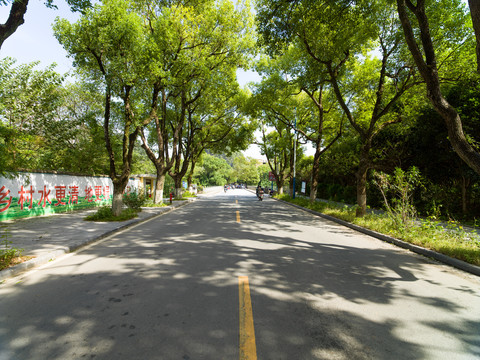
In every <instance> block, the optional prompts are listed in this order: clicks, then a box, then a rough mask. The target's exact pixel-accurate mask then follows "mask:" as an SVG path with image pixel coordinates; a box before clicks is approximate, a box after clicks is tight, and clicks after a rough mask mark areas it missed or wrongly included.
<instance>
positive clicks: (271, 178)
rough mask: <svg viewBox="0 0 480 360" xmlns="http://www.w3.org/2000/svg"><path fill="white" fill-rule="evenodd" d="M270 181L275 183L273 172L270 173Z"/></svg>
mask: <svg viewBox="0 0 480 360" xmlns="http://www.w3.org/2000/svg"><path fill="white" fill-rule="evenodd" d="M268 180H269V181H275V174H274V173H273V172H271V171H270V172H269V173H268Z"/></svg>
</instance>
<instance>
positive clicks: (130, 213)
mask: <svg viewBox="0 0 480 360" xmlns="http://www.w3.org/2000/svg"><path fill="white" fill-rule="evenodd" d="M137 216H138V210H135V209H130V208H128V209H125V210H123V211H122V213H121V214H120V215H119V216H113V212H112V208H111V207H110V206H102V207H100V208H99V209H98V210H97V212H96V213H94V214H92V215H89V216H87V217H86V218H85V220H87V221H125V220H130V219H133V218H135V217H137Z"/></svg>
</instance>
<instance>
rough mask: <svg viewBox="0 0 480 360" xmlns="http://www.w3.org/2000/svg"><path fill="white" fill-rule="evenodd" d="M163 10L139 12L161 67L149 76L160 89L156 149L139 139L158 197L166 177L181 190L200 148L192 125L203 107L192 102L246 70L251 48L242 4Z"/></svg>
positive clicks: (180, 5) (247, 16)
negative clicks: (154, 172)
mask: <svg viewBox="0 0 480 360" xmlns="http://www.w3.org/2000/svg"><path fill="white" fill-rule="evenodd" d="M167 5H169V6H166V5H165V4H163V3H160V4H159V6H157V7H156V6H150V7H146V9H147V10H144V11H145V12H146V14H147V18H148V19H149V21H148V24H149V26H148V28H149V30H150V39H151V40H150V44H151V49H153V50H152V54H153V56H154V57H155V59H159V60H158V61H157V62H156V63H157V64H159V65H160V66H159V67H157V68H155V69H154V73H155V74H157V76H158V78H157V80H158V84H159V87H160V88H161V94H162V110H161V113H160V114H159V116H158V118H155V130H154V131H155V134H156V144H155V145H154V146H155V147H156V149H155V150H154V149H153V147H151V144H149V143H148V142H147V141H145V140H147V139H146V137H145V136H142V139H143V140H144V142H143V146H144V148H145V150H146V151H147V154H149V157H150V158H151V159H152V161H153V162H154V163H155V166H156V168H157V189H156V193H158V194H159V195H160V194H162V190H161V189H162V186H163V185H162V184H163V181H162V177H163V178H164V176H165V174H166V173H167V172H169V174H170V176H172V177H173V178H174V179H175V183H176V187H177V191H178V192H180V191H181V189H180V184H181V182H182V178H183V177H184V176H185V174H186V171H187V169H188V166H189V165H190V164H192V162H194V161H195V159H197V158H198V156H199V155H200V153H201V152H202V151H203V148H204V147H205V145H199V144H198V142H199V139H198V138H199V134H200V133H199V131H198V130H199V126H198V125H196V124H194V122H196V121H197V119H200V118H202V117H203V116H204V114H202V113H200V114H196V113H195V112H196V111H198V109H201V108H202V106H197V103H198V102H201V101H202V98H203V97H205V96H207V97H208V96H211V95H212V92H213V86H214V85H218V84H219V83H218V81H217V80H218V78H219V76H221V75H219V74H223V76H224V77H226V78H228V79H230V73H231V72H232V71H234V70H235V69H236V68H237V66H239V65H245V64H246V59H247V57H248V54H249V53H250V52H251V51H252V47H253V41H252V37H251V34H250V30H251V27H252V16H251V14H250V9H249V7H248V6H246V4H243V3H242V4H239V5H237V7H234V5H233V4H232V3H231V2H230V1H228V0H225V1H217V2H214V1H196V2H192V3H185V4H183V3H182V2H180V1H179V2H178V3H175V4H174V5H172V4H167ZM162 6H163V7H162ZM148 9H150V10H148ZM238 34H243V35H244V36H241V37H239V36H237V35H238ZM216 81H217V82H216ZM222 86H224V85H222ZM221 91H222V90H220V89H217V92H221ZM222 108H224V107H222ZM168 110H170V111H168ZM168 114H170V116H168ZM225 115H226V114H225ZM225 115H222V114H220V117H221V118H223V117H225ZM215 117H218V111H217V113H216V114H215V115H213V116H212V118H215ZM203 133H204V134H205V132H203ZM169 134H170V135H169ZM169 137H170V139H171V141H170V140H169ZM209 141H211V140H209ZM160 196H161V195H160ZM157 199H158V200H157ZM156 201H161V199H160V198H159V197H158V198H156Z"/></svg>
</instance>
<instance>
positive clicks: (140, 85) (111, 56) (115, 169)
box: [54, 0, 159, 215]
mask: <svg viewBox="0 0 480 360" xmlns="http://www.w3.org/2000/svg"><path fill="white" fill-rule="evenodd" d="M143 29H144V28H143V20H142V18H141V17H140V16H139V14H138V13H136V12H135V11H134V6H133V4H132V3H131V2H128V1H122V0H107V1H105V2H104V3H103V4H101V5H96V6H95V7H94V8H93V9H90V10H88V11H86V12H85V15H83V16H82V17H81V18H80V20H79V21H78V22H77V23H75V24H71V23H69V22H68V21H67V20H65V19H63V20H61V19H57V21H56V22H55V25H54V31H55V36H56V37H57V39H58V40H59V42H60V43H61V44H62V45H63V46H64V48H65V49H66V50H67V52H68V53H69V54H70V55H71V56H73V58H74V63H73V65H74V66H75V67H78V68H79V69H81V71H82V72H83V73H84V74H85V76H88V77H90V79H91V80H92V81H95V82H97V81H102V83H103V85H104V87H105V90H104V91H105V106H104V119H103V128H104V136H105V146H106V149H107V153H108V157H109V163H110V164H109V165H110V169H109V175H110V178H111V179H112V182H113V187H114V188H113V203H112V211H113V214H114V215H119V214H120V212H121V211H122V204H123V202H122V195H123V192H124V191H125V187H126V185H127V183H128V179H129V176H130V172H131V165H132V157H133V152H134V147H135V141H136V138H137V136H138V132H139V131H140V129H141V127H142V126H144V125H146V124H148V123H149V122H150V121H151V120H152V118H153V117H154V115H155V113H156V108H157V102H158V92H159V89H158V88H157V87H155V86H154V87H153V89H152V87H147V86H146V85H145V83H148V81H149V80H150V78H149V76H148V72H147V71H146V70H147V68H148V61H147V57H146V56H145V52H143V51H142V50H143V49H144V47H145V46H144V45H145V33H144V31H143ZM145 89H148V90H145ZM144 91H151V92H152V95H151V97H150V99H151V100H150V111H149V113H148V114H146V115H144V116H143V118H142V119H139V118H138V114H139V111H136V110H137V107H138V103H139V102H141V101H143V98H142V95H143V94H144ZM116 98H119V99H121V103H122V113H123V114H122V115H123V116H122V123H121V126H120V127H121V128H122V130H121V137H122V147H121V161H120V164H119V163H118V160H117V158H116V155H115V151H114V147H113V146H112V139H111V137H112V133H113V132H114V131H115V124H112V118H111V113H112V102H113V101H114V99H116Z"/></svg>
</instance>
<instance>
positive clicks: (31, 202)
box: [0, 173, 138, 221]
mask: <svg viewBox="0 0 480 360" xmlns="http://www.w3.org/2000/svg"><path fill="white" fill-rule="evenodd" d="M133 190H135V191H136V190H138V181H136V180H135V179H134V178H131V179H130V180H129V183H128V186H127V192H128V191H133ZM112 197H113V184H112V180H111V179H110V178H109V177H108V176H74V175H63V174H49V173H18V175H17V176H15V177H14V178H12V179H10V178H6V177H2V176H0V221H5V220H11V219H18V218H25V217H31V216H39V215H48V214H53V213H58V212H65V211H71V210H79V209H86V208H90V207H96V206H102V205H106V204H111V201H112Z"/></svg>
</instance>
